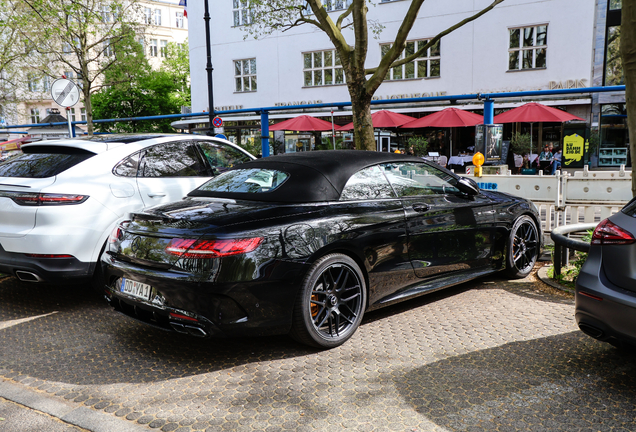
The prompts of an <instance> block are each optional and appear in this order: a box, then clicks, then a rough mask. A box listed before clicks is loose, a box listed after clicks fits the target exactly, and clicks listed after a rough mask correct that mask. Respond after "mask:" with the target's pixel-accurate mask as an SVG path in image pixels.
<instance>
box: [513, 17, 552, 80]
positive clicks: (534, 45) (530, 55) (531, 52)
mask: <svg viewBox="0 0 636 432" xmlns="http://www.w3.org/2000/svg"><path fill="white" fill-rule="evenodd" d="M547 49H548V26H547V25H540V26H533V27H521V28H511V29H510V46H509V49H508V70H511V71H514V70H524V69H540V68H545V67H546V61H545V58H546V51H547Z"/></svg>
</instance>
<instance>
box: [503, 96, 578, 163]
mask: <svg viewBox="0 0 636 432" xmlns="http://www.w3.org/2000/svg"><path fill="white" fill-rule="evenodd" d="M570 120H580V121H585V120H583V119H582V118H581V117H577V116H575V115H573V114H570V113H568V112H565V111H563V110H560V109H557V108H552V107H549V106H546V105H542V104H540V103H536V102H529V103H527V104H524V105H521V106H520V107H517V108H513V109H511V110H510V111H506V112H505V113H501V114H499V115H498V116H495V118H494V119H493V123H517V122H524V123H530V153H532V123H533V122H558V123H563V122H567V121H570Z"/></svg>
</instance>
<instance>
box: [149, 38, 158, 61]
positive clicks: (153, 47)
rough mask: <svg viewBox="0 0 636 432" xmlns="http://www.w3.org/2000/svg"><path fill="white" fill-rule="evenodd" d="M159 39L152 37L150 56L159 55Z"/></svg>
mask: <svg viewBox="0 0 636 432" xmlns="http://www.w3.org/2000/svg"><path fill="white" fill-rule="evenodd" d="M157 54H158V53H157V39H150V56H151V57H157Z"/></svg>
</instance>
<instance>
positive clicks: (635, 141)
mask: <svg viewBox="0 0 636 432" xmlns="http://www.w3.org/2000/svg"><path fill="white" fill-rule="evenodd" d="M622 9H623V10H622V12H621V41H620V49H621V57H622V60H623V76H624V78H625V106H626V108H627V128H628V129H629V151H630V154H631V158H632V196H636V171H635V170H636V0H623V6H622Z"/></svg>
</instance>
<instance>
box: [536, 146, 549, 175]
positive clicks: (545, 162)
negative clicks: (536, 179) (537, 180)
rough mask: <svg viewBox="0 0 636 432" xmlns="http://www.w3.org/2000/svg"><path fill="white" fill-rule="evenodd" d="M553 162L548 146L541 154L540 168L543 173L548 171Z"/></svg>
mask: <svg viewBox="0 0 636 432" xmlns="http://www.w3.org/2000/svg"><path fill="white" fill-rule="evenodd" d="M550 162H552V152H551V151H550V148H549V147H548V145H547V144H546V145H545V146H544V147H543V151H542V152H541V153H540V154H539V168H540V169H541V170H543V171H545V170H547V169H548V167H549V166H550Z"/></svg>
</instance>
